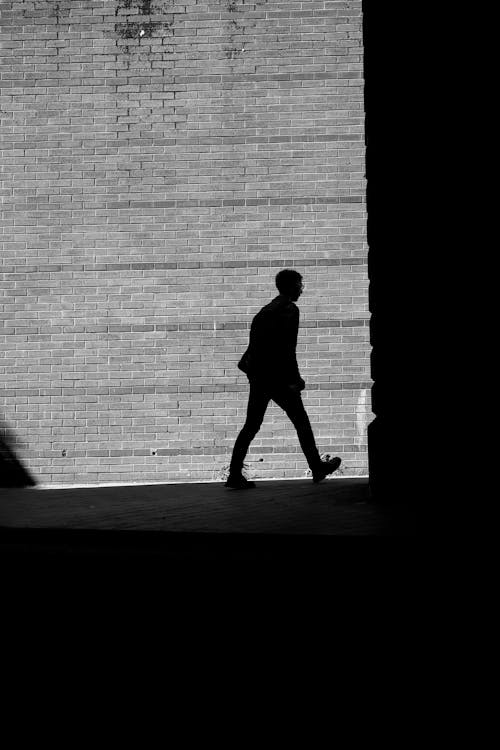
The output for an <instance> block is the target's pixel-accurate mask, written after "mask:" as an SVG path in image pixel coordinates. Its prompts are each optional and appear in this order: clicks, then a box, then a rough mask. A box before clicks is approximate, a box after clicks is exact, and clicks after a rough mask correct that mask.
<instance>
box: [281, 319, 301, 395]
mask: <svg viewBox="0 0 500 750" xmlns="http://www.w3.org/2000/svg"><path fill="white" fill-rule="evenodd" d="M287 313H288V311H287ZM299 324H300V312H299V308H298V307H297V306H296V305H293V307H292V308H291V310H290V312H289V313H288V315H287V318H286V333H285V341H284V343H285V352H284V370H285V374H286V380H287V385H290V386H292V387H297V388H298V389H299V390H302V389H303V388H304V387H305V382H304V380H303V379H302V377H301V375H300V372H299V366H298V363H297V338H298V334H299Z"/></svg>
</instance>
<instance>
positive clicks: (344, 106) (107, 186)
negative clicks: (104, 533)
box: [0, 0, 371, 484]
mask: <svg viewBox="0 0 500 750" xmlns="http://www.w3.org/2000/svg"><path fill="white" fill-rule="evenodd" d="M0 9H1V20H0V23H1V38H2V53H1V54H2V59H1V84H2V91H1V101H0V110H1V118H2V119H1V124H2V136H1V138H2V140H1V150H2V154H1V168H2V186H1V197H2V212H3V215H2V227H1V230H0V231H1V239H2V250H1V268H0V271H1V282H2V299H1V307H0V311H1V313H0V314H1V318H2V323H3V331H2V332H1V343H2V350H1V355H0V356H1V358H0V370H1V374H2V387H1V391H0V420H3V422H4V424H5V425H7V426H8V428H9V429H10V430H11V431H12V432H13V433H14V434H15V435H16V438H17V441H18V445H17V450H18V455H19V456H20V458H21V459H22V460H23V461H24V463H25V465H26V466H27V468H29V470H30V471H31V472H32V473H33V474H34V476H35V477H36V478H37V479H38V481H39V482H41V483H46V484H50V483H74V482H78V483H86V482H114V481H160V480H163V481H167V480H183V481H193V480H204V481H206V480H212V479H218V478H220V477H221V476H222V475H223V471H224V467H225V466H227V464H228V462H229V458H230V453H231V449H232V446H233V443H234V440H235V438H236V435H237V433H238V430H239V429H240V428H241V426H242V424H243V421H244V417H245V412H246V400H247V393H248V385H247V380H246V378H245V376H244V375H243V374H242V373H241V372H240V371H239V370H238V369H237V368H236V363H237V361H238V359H239V357H240V356H241V353H242V352H243V351H244V349H245V348H246V345H247V341H248V331H249V326H250V322H251V319H252V317H253V315H254V314H255V313H256V312H257V311H258V310H259V309H260V307H262V305H264V304H266V303H267V302H268V301H270V300H271V299H272V298H273V297H274V296H275V295H276V294H277V290H276V288H275V286H274V276H275V274H276V273H277V272H278V271H279V270H280V269H281V268H283V267H290V268H295V269H297V270H298V271H300V272H301V273H302V274H303V276H304V281H305V293H304V294H303V296H302V297H301V299H300V301H299V306H300V310H301V328H300V331H299V341H298V347H297V356H298V361H299V366H300V369H301V372H302V375H303V377H304V378H305V380H306V382H307V390H306V391H305V392H304V394H303V396H304V401H305V405H306V408H307V410H308V412H309V415H310V418H311V422H312V424H313V429H314V431H315V434H316V436H317V441H318V447H319V448H320V451H321V452H331V453H335V454H339V455H341V456H342V458H343V461H344V463H343V470H344V473H345V474H349V475H353V474H366V473H367V452H366V428H367V424H368V422H369V421H370V419H371V410H370V386H371V380H370V375H369V373H370V366H369V352H370V347H369V329H368V318H369V313H368V298H367V287H368V279H367V245H366V211H365V181H364V119H363V71H362V63H363V59H362V28H361V26H362V18H361V2H358V1H356V0H355V1H342V2H341V1H337V0H317V1H316V0H304V1H303V2H293V1H289V0H287V1H282V2H277V1H274V0H248V1H244V0H175V2H173V1H171V0H152V1H151V2H139V1H136V0H113V1H112V0H71V1H69V0H59V2H53V1H52V0H24V1H23V0H14V1H10V0H1V1H0ZM248 461H249V472H248V473H249V475H250V476H258V477H262V478H277V477H295V476H303V475H304V474H305V472H306V470H307V464H306V462H305V459H304V457H303V455H302V453H301V451H300V447H299V444H298V440H297V437H296V434H295V432H294V429H293V427H292V426H291V425H290V424H289V422H288V421H287V418H286V417H285V415H284V414H283V413H282V412H281V411H280V410H279V409H278V407H276V406H275V405H271V406H270V407H269V411H268V414H267V418H266V421H265V423H264V426H263V428H262V430H261V432H260V433H259V435H258V437H257V438H256V440H255V442H254V444H253V447H252V449H251V451H250V453H249V455H248Z"/></svg>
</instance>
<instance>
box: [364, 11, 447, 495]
mask: <svg viewBox="0 0 500 750" xmlns="http://www.w3.org/2000/svg"><path fill="white" fill-rule="evenodd" d="M433 21H434V19H433V20H432V21H430V20H429V19H428V18H424V17H423V15H422V14H421V13H420V12H419V11H418V8H417V6H416V4H414V3H410V4H405V3H399V2H388V3H372V2H363V36H364V61H365V69H364V76H365V116H366V131H365V133H366V177H367V211H368V225H367V235H368V246H369V253H368V275H369V307H370V312H371V320H370V343H371V345H372V353H371V374H372V379H373V381H374V384H373V387H372V409H373V413H374V415H375V418H374V420H373V421H372V422H371V424H370V425H369V427H368V456H369V475H370V487H371V491H372V497H373V500H374V502H377V503H393V504H402V503H406V504H408V503H422V502H424V501H427V500H428V499H429V498H430V496H431V495H432V494H433V485H432V482H431V481H429V480H428V477H429V470H430V469H432V468H434V466H433V458H434V456H435V454H434V453H433V450H432V445H433V441H434V440H435V439H436V435H437V436H438V437H439V438H440V439H441V442H442V444H443V445H444V444H445V442H446V438H445V437H444V436H443V437H442V433H443V425H442V423H440V420H439V416H438V415H439V413H440V411H441V410H440V409H439V405H438V404H437V403H436V400H435V396H434V393H436V392H439V381H438V378H437V368H436V365H435V361H436V360H433V354H432V352H433V342H434V341H435V340H436V334H439V333H440V328H439V326H440V321H439V320H438V318H437V317H436V311H435V309H433V298H432V297H433V289H434V286H435V281H434V268H435V267H436V263H437V259H438V258H439V256H440V255H441V254H442V253H443V248H445V247H446V241H444V242H443V227H446V223H445V216H444V215H443V216H441V217H440V218H441V222H440V224H441V231H438V229H437V226H438V225H437V224H434V222H433V219H434V212H435V207H436V205H437V204H439V198H438V199H437V200H436V192H437V191H439V190H441V186H440V184H439V180H440V177H441V175H440V173H439V165H440V162H439V159H437V160H434V157H435V156H436V154H435V146H434V149H433V148H432V147H430V144H431V142H433V140H434V139H435V138H436V131H435V127H436V126H435V121H436V110H435V107H434V102H433V97H432V93H433V86H434V87H436V86H437V84H436V83H435V82H436V80H437V81H439V77H438V74H437V69H434V70H431V68H432V65H433V63H434V59H433V57H432V55H433V51H432V47H433V43H434V40H435V39H434V38H435V37H436V36H437V35H438V32H439V28H438V27H437V26H436V28H434V25H433ZM448 241H449V239H448ZM440 465H442V463H441V461H440ZM422 479H424V480H427V481H426V489H425V490H424V491H422V482H421V481H420V480H422ZM419 485H420V486H419Z"/></svg>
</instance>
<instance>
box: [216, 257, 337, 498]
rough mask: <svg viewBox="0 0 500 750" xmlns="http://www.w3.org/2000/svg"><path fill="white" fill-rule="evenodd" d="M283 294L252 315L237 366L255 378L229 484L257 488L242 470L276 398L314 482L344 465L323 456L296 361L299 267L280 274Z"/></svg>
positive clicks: (279, 285) (279, 283)
mask: <svg viewBox="0 0 500 750" xmlns="http://www.w3.org/2000/svg"><path fill="white" fill-rule="evenodd" d="M275 281H276V286H277V288H278V291H279V295H278V296H277V297H275V298H274V299H273V300H272V301H271V302H270V303H269V304H268V305H265V307H263V308H262V309H261V310H260V311H259V312H258V313H257V315H255V317H254V318H253V320H252V325H251V328H250V342H249V346H248V349H247V350H246V352H245V353H244V355H243V357H242V358H241V360H240V362H239V363H238V367H239V369H240V370H242V371H243V372H244V373H245V374H246V375H247V377H248V380H249V381H250V395H249V398H248V407H247V417H246V421H245V424H244V425H243V428H242V430H241V432H240V433H239V435H238V437H237V438H236V442H235V444H234V448H233V454H232V457H231V463H230V466H229V476H228V479H227V482H226V485H225V486H226V487H231V488H233V489H244V488H247V487H255V482H250V481H249V480H248V479H246V478H245V477H244V476H243V474H242V469H243V462H244V459H245V456H246V454H247V451H248V448H249V447H250V443H251V442H252V440H253V439H254V437H255V436H256V434H257V432H258V431H259V429H260V427H261V425H262V422H263V420H264V415H265V413H266V409H267V407H268V404H269V401H270V400H271V399H272V400H273V401H274V402H275V403H276V404H278V406H280V407H281V408H282V409H283V410H284V411H285V412H286V414H287V416H288V417H289V418H290V420H291V421H292V423H293V425H294V427H295V429H296V430H297V435H298V438H299V443H300V447H301V448H302V451H303V452H304V455H305V457H306V459H307V463H308V464H309V468H310V469H311V472H312V477H313V481H314V482H320V481H321V480H322V479H324V478H325V477H326V476H327V475H328V474H332V473H333V472H334V471H335V470H336V469H338V467H339V466H340V463H341V461H340V458H333V459H331V460H329V461H322V460H321V458H320V456H319V453H318V449H317V447H316V442H315V440H314V435H313V432H312V429H311V423H310V422H309V417H308V416H307V412H306V410H305V409H304V404H303V403H302V397H301V395H300V392H301V391H302V390H303V389H304V388H305V382H304V380H303V379H302V378H301V376H300V373H299V368H298V365H297V357H296V351H295V350H296V346H297V334H298V331H299V308H298V307H297V305H296V304H295V302H297V300H298V298H299V297H300V295H301V294H302V290H303V288H304V285H303V283H302V276H301V275H300V273H298V272H297V271H293V270H291V269H284V270H283V271H280V272H279V273H278V274H277V275H276V279H275Z"/></svg>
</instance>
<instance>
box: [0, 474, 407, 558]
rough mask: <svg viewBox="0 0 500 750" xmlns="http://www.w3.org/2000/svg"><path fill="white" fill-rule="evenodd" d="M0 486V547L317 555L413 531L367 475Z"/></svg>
mask: <svg viewBox="0 0 500 750" xmlns="http://www.w3.org/2000/svg"><path fill="white" fill-rule="evenodd" d="M256 485H257V486H256V488H255V489H247V490H231V489H227V488H225V487H224V485H223V483H212V482H210V483H183V484H154V485H128V486H113V487H105V486H104V487H103V486H101V487H67V488H61V489H53V488H47V489H41V488H39V487H34V488H33V487H29V488H5V489H0V550H1V551H2V552H3V553H6V552H7V553H10V554H16V553H17V554H19V555H22V554H31V555H33V554H34V553H40V554H42V553H46V554H52V555H93V556H96V555H103V554H105V555H108V556H109V555H113V554H115V555H117V556H123V555H162V556H166V557H170V558H172V559H179V560H188V559H193V560H204V559H206V560H212V559H238V560H252V559H271V558H274V557H276V555H279V556H283V555H284V556H285V557H287V556H294V555H297V554H298V555H299V556H300V555H302V554H303V553H304V552H305V550H306V548H307V549H308V550H309V553H310V552H311V551H312V553H313V555H316V556H319V557H321V556H324V555H327V554H328V551H329V550H330V549H331V545H332V540H334V539H335V538H338V537H341V536H364V537H366V536H412V535H415V533H416V529H415V519H414V517H413V515H412V514H411V513H410V512H408V510H407V508H406V506H405V504H404V503H402V504H401V505H396V506H394V505H391V506H389V507H387V506H383V505H382V506H381V505H380V504H378V503H377V504H376V503H374V502H373V501H372V499H371V497H370V490H369V486H368V479H367V478H351V479H349V478H338V479H328V480H324V481H323V482H321V483H319V484H314V483H313V482H312V481H311V480H310V479H298V480H279V481H269V480H268V481H261V482H259V481H257V483H256Z"/></svg>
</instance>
